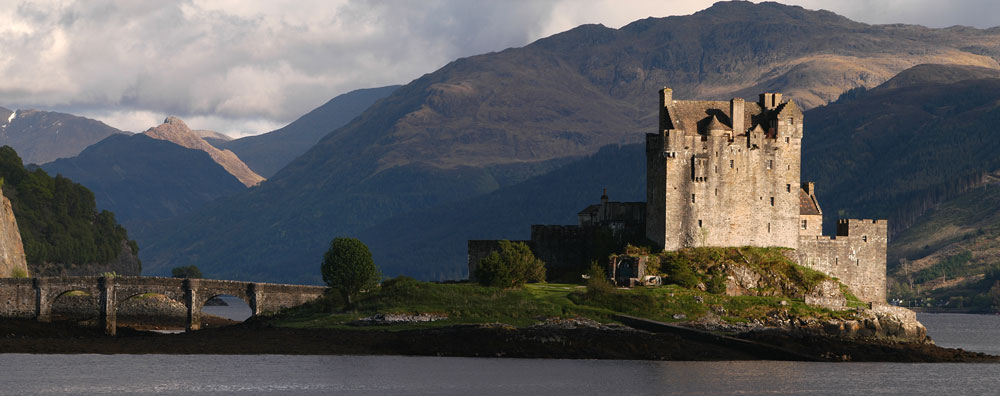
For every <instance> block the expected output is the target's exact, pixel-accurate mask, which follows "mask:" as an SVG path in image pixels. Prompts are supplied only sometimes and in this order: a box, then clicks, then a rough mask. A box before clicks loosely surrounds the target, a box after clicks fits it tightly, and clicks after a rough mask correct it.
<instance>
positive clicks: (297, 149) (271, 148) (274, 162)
mask: <svg viewBox="0 0 1000 396" xmlns="http://www.w3.org/2000/svg"><path fill="white" fill-rule="evenodd" d="M396 88H399V86H398V85H391V86H387V87H380V88H370V89H359V90H355V91H351V92H348V93H345V94H342V95H337V96H336V97H334V98H333V99H330V101H328V102H326V103H324V104H323V105H322V106H320V107H317V108H316V109H313V110H312V111H310V112H308V113H306V114H305V115H303V116H302V117H299V118H298V119H296V120H295V121H293V122H292V123H291V124H288V125H286V126H284V127H282V128H279V129H276V130H274V131H271V132H268V133H264V134H260V135H254V136H247V137H244V138H240V139H235V140H229V141H218V140H210V139H206V141H208V142H209V143H212V144H213V145H215V146H216V147H218V148H220V149H228V150H232V151H233V152H234V153H236V155H238V156H239V157H240V159H242V160H243V162H246V164H247V165H249V166H250V169H253V170H254V171H255V172H257V173H258V174H260V175H262V176H264V177H271V176H272V175H274V174H275V173H276V172H277V171H278V170H279V169H281V168H283V167H284V166H285V165H288V163H289V162H291V161H292V160H293V159H295V157H298V156H299V155H301V154H302V153H304V152H306V150H309V148H310V147H312V146H313V145H314V144H316V142H318V141H319V140H320V139H321V138H322V137H323V136H326V134H328V133H330V132H332V131H333V130H334V129H337V128H340V127H341V126H343V125H344V124H347V122H348V121H351V119H353V118H354V117H357V116H358V114H361V112H363V111H365V109H367V108H368V107H370V106H371V105H372V103H375V101H376V100H379V99H382V98H384V97H386V96H388V95H389V94H391V93H392V92H393V91H395V90H396Z"/></svg>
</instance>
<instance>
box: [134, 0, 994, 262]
mask: <svg viewBox="0 0 1000 396" xmlns="http://www.w3.org/2000/svg"><path fill="white" fill-rule="evenodd" d="M707 11H710V12H707V13H697V14H695V15H691V16H684V17H668V18H656V19H647V20H643V21H638V22H635V23H632V24H629V25H626V27H623V28H621V29H609V28H605V27H601V26H596V25H587V26H582V27H578V28H575V29H572V30H569V31H567V32H563V33H560V34H556V35H553V36H551V37H548V38H543V39H540V40H538V41H536V42H534V43H532V44H529V45H527V46H525V47H521V48H511V49H507V50H504V51H500V52H495V53H490V54H483V55H477V56H472V57H467V58H462V59H458V60H455V61H453V62H450V63H449V64H447V65H445V66H444V67H442V68H440V69H438V70H437V71H434V72H432V73H428V74H425V75H424V76H421V77H420V78H417V79H415V80H414V81H412V82H410V83H408V84H406V85H404V86H402V87H400V88H398V89H396V90H395V91H394V92H393V93H392V94H391V95H389V96H387V97H385V98H383V99H381V100H379V101H377V102H376V103H375V104H373V105H372V106H371V107H370V108H369V109H367V110H366V111H365V112H363V113H362V114H361V115H360V116H358V117H357V118H354V119H353V120H352V121H350V122H349V123H347V124H346V125H344V126H342V127H340V128H338V129H336V130H334V131H332V132H331V133H329V134H327V135H326V136H325V137H324V138H323V139H321V140H320V141H319V142H318V143H317V144H316V145H315V146H313V147H312V148H311V149H310V150H308V151H306V152H305V153H304V154H302V155H301V156H299V157H298V158H296V159H295V160H294V161H292V162H290V163H289V164H288V165H287V166H285V167H284V168H282V169H281V170H280V171H278V172H277V173H275V174H274V175H273V176H272V177H271V178H270V179H269V180H268V181H267V182H265V183H262V184H261V185H260V186H259V187H257V188H255V189H253V190H251V191H248V192H246V193H243V194H239V195H237V196H234V197H230V198H227V199H226V200H224V202H220V203H218V204H217V205H211V206H210V207H206V208H205V209H203V210H201V211H199V212H197V213H193V214H191V215H190V216H185V218H183V219H178V220H177V221H176V222H174V223H172V224H173V225H172V229H171V230H169V231H167V232H164V233H163V234H162V235H160V236H159V237H157V238H155V239H156V240H155V241H154V242H153V243H151V244H150V245H149V246H148V247H144V249H143V251H144V252H145V254H147V256H145V257H144V260H145V261H146V262H147V263H150V268H161V269H162V268H168V267H170V266H171V264H172V263H175V262H176V263H179V262H182V261H184V262H186V261H188V260H190V259H192V258H193V259H194V260H196V261H198V262H197V264H198V265H199V267H200V268H202V269H203V270H204V271H206V273H212V272H213V271H222V270H225V271H226V273H231V274H235V275H237V276H240V277H243V278H245V279H273V278H271V277H273V276H278V277H279V278H277V279H282V278H280V277H291V276H297V275H292V274H285V273H283V272H282V271H279V270H277V269H278V268H291V267H294V266H298V265H301V264H299V263H304V262H308V261H309V260H310V259H312V258H314V256H316V254H317V253H316V252H317V251H320V250H321V249H322V246H324V245H326V244H327V243H328V241H329V239H331V238H333V237H334V236H337V235H353V234H356V233H358V232H362V231H363V230H365V229H367V228H370V227H374V226H376V225H377V224H379V223H382V222H384V221H386V220H387V219H390V218H392V217H394V216H399V215H404V214H406V213H415V212H419V211H423V210H428V209H431V208H434V207H440V206H442V205H449V204H452V203H455V202H460V201H463V200H466V199H470V198H473V197H476V196H480V195H483V194H488V193H490V192H492V191H496V190H497V189H499V188H502V187H504V186H505V185H510V184H509V183H508V182H506V181H505V182H501V181H500V180H499V179H498V178H497V177H496V174H497V172H500V171H501V169H504V167H514V166H517V167H521V168H520V169H521V170H520V171H518V174H517V177H515V180H527V179H530V178H532V177H535V176H539V175H542V174H544V173H547V172H548V171H551V168H530V167H528V168H524V167H525V165H526V164H538V163H545V162H547V161H561V160H565V159H567V158H580V157H583V156H587V155H591V154H593V153H595V152H597V151H598V150H599V148H601V147H605V146H607V145H617V144H629V143H638V142H641V141H642V139H644V136H645V134H646V133H648V132H653V131H655V130H656V128H657V126H656V114H657V110H656V108H657V98H656V95H655V92H656V90H658V89H659V88H662V87H663V86H665V85H666V86H670V87H672V88H674V97H676V98H698V99H729V98H731V97H733V96H742V97H747V96H750V97H753V96H751V94H749V93H747V92H748V90H753V91H754V92H753V93H752V95H756V94H757V93H760V92H763V91H778V92H786V93H788V95H787V96H786V97H790V98H793V99H795V100H796V102H797V103H803V104H805V105H807V106H808V104H809V103H814V104H821V103H825V101H827V100H834V99H836V98H837V97H838V96H839V95H840V94H841V93H843V92H844V91H847V90H848V89H851V88H855V87H858V86H875V85H877V84H879V83H882V82H884V81H886V80H888V79H889V78H891V77H892V76H893V75H895V74H896V73H897V72H899V71H901V70H904V69H906V68H908V67H911V66H913V65H916V64H920V63H928V62H937V63H945V62H957V63H967V64H973V65H982V66H987V67H990V68H997V67H998V64H997V59H998V57H1000V31H991V30H979V29H972V30H962V31H956V30H948V29H928V28H921V27H914V26H881V25H866V24H862V23H857V22H851V21H849V20H847V19H846V18H842V17H832V16H831V15H833V14H831V13H826V12H816V11H806V10H804V9H801V8H797V7H789V6H783V5H780V4H773V3H766V4H764V5H758V4H750V3H748V4H742V3H740V4H730V3H718V4H716V5H715V6H713V7H712V8H710V9H709V10H707ZM734 21H736V22H734ZM830 37H838V39H837V40H830V39H829V38H830ZM970 47H975V53H973V52H967V51H964V50H963V49H962V48H970ZM984 53H986V54H995V55H992V57H991V56H987V55H983V54H984ZM845 64H847V65H849V66H850V67H849V68H848V69H847V70H848V71H847V72H842V71H840V72H836V73H834V71H836V70H837V69H838V68H840V67H842V66H844V65H845ZM807 120H808V118H807ZM807 122H808V121H807ZM807 128H808V127H807ZM831 188H833V186H832V185H831ZM289 202H295V205H294V207H289V206H288V205H287V203H289ZM824 202H828V201H827V200H826V199H824ZM827 205H829V204H827ZM218 230H241V233H240V234H237V233H235V232H230V231H223V232H218ZM293 246H294V247H293ZM178 252H184V253H178ZM420 265H432V264H431V263H421V264H420ZM240 268H246V269H247V270H246V271H245V272H242V273H240Z"/></svg>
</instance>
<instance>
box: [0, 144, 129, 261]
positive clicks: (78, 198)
mask: <svg viewBox="0 0 1000 396" xmlns="http://www.w3.org/2000/svg"><path fill="white" fill-rule="evenodd" d="M0 178H2V183H0V184H2V186H3V194H4V196H6V197H7V198H8V199H10V201H11V205H12V206H13V209H14V217H15V218H16V219H17V226H18V229H19V230H20V232H21V240H22V242H23V244H24V253H25V255H26V256H27V261H28V265H29V267H35V266H38V265H41V264H43V263H54V264H58V265H62V266H73V265H80V264H88V263H106V262H109V261H111V260H114V259H115V258H117V257H118V254H119V253H120V252H121V249H122V241H123V240H128V233H127V232H126V231H125V228H124V227H122V226H121V225H119V224H118V222H117V221H115V215H114V213H111V212H109V211H106V210H104V211H101V212H98V211H97V206H96V204H95V201H94V194H93V193H92V192H91V191H90V190H88V189H87V188H86V187H84V186H82V185H80V184H77V183H74V182H73V181H72V180H70V179H67V178H65V177H62V176H59V175H57V176H55V177H52V176H49V174H48V173H46V172H45V171H44V170H42V169H33V170H28V169H26V168H25V167H24V164H23V162H22V161H21V157H20V156H18V155H17V152H15V151H14V149H13V148H11V147H9V146H3V147H0ZM128 244H129V247H130V248H131V249H132V252H133V253H136V254H137V253H138V250H139V247H138V245H137V244H136V243H135V241H129V243H128Z"/></svg>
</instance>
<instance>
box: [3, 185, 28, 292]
mask: <svg viewBox="0 0 1000 396" xmlns="http://www.w3.org/2000/svg"><path fill="white" fill-rule="evenodd" d="M0 181H2V180H0ZM10 277H11V278H27V277H28V270H26V269H24V268H14V270H13V271H11V273H10Z"/></svg>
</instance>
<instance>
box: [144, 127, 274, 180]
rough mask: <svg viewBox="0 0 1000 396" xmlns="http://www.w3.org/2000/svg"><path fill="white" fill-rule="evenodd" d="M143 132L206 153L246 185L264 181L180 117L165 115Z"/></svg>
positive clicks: (238, 159)
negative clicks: (209, 141)
mask: <svg viewBox="0 0 1000 396" xmlns="http://www.w3.org/2000/svg"><path fill="white" fill-rule="evenodd" d="M143 134H145V135H146V136H149V137H151V138H154V139H160V140H166V141H169V142H173V143H175V144H177V145H180V146H183V147H187V148H189V149H193V150H200V151H204V152H206V153H208V155H209V156H211V157H212V160H214V161H215V162H216V163H218V164H219V165H220V166H222V168H223V169H225V170H226V171H227V172H229V173H230V174H232V175H233V176H235V177H236V178H237V179H238V180H239V181H240V183H243V185H245V186H247V187H252V186H256V185H258V184H260V182H262V181H264V178H263V177H261V175H258V174H257V173H255V172H254V171H252V170H250V168H249V167H248V166H247V164H245V163H243V161H242V160H240V158H239V157H237V156H236V154H234V153H233V152H232V151H229V150H219V149H217V148H215V147H214V146H212V145H211V144H208V142H206V141H205V140H204V139H202V138H201V137H199V136H198V135H197V134H196V133H195V132H194V131H192V130H191V128H188V126H187V124H185V123H184V121H182V120H181V119H180V118H177V117H167V119H166V120H164V121H163V124H160V125H159V126H157V127H153V128H149V130H147V131H146V132H144V133H143Z"/></svg>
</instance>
